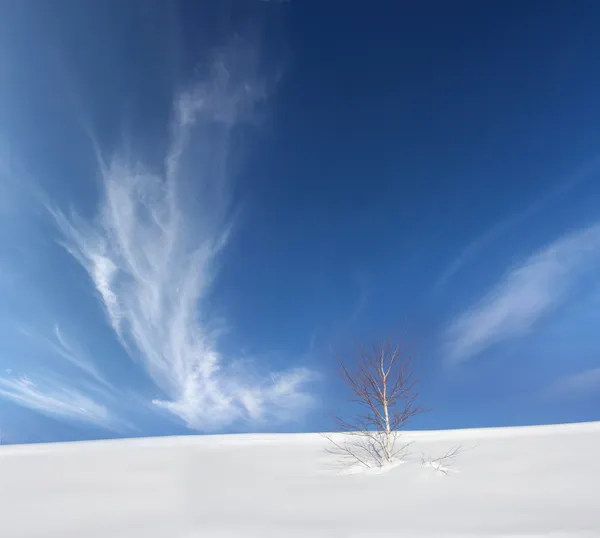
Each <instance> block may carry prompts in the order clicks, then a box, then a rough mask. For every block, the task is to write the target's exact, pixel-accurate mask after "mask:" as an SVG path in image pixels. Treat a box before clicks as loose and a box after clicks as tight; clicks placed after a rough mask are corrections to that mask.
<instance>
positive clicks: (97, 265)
mask: <svg viewBox="0 0 600 538" xmlns="http://www.w3.org/2000/svg"><path fill="white" fill-rule="evenodd" d="M239 45H240V46H241V49H239V50H238V49H235V48H231V49H228V50H226V51H224V52H223V53H222V54H220V55H218V56H217V61H216V62H215V65H214V67H213V69H212V71H211V73H210V76H209V77H208V78H207V80H206V81H204V83H202V84H199V85H197V86H196V87H195V88H194V89H193V90H192V91H189V92H185V93H183V94H181V95H180V96H179V98H178V99H176V101H175V104H174V117H173V121H172V125H171V144H170V147H169V150H168V152H167V154H166V155H165V160H164V170H163V171H161V172H157V171H151V170H150V169H149V168H148V167H144V166H143V165H142V164H140V160H143V159H132V158H131V157H130V158H125V157H123V156H121V155H117V156H115V157H114V158H112V159H109V160H108V161H107V163H104V161H101V162H100V163H99V168H100V173H101V175H102V180H103V190H104V192H103V200H102V204H101V207H100V211H99V216H98V218H97V219H96V220H95V221H94V222H92V223H86V222H84V221H83V220H82V219H80V218H78V217H76V216H74V217H72V218H67V217H65V216H64V215H63V214H62V213H60V212H58V211H53V214H54V216H55V217H56V219H57V222H58V224H59V226H60V228H61V230H62V232H63V234H64V237H65V246H66V248H67V250H68V251H69V252H70V253H71V254H72V255H73V256H74V257H75V259H76V260H78V261H79V262H80V263H81V265H82V266H83V267H84V268H85V269H86V270H87V272H88V274H89V276H90V278H91V280H92V281H93V283H94V285H95V287H96V290H97V292H98V296H99V298H100V299H101V301H102V303H103V305H104V308H105V311H106V314H107V318H108V321H109V323H110V325H111V327H112V328H113V329H114V331H115V333H116V334H117V336H118V337H119V339H120V341H121V343H122V344H123V346H124V348H125V349H126V350H127V352H128V353H129V355H130V356H131V358H132V359H134V360H138V361H140V362H141V364H142V365H143V366H144V368H145V369H146V371H147V372H148V374H149V375H150V377H151V378H152V379H153V380H154V382H155V383H156V385H157V386H158V387H160V389H161V390H162V391H163V393H164V397H163V398H162V399H157V400H156V401H155V403H156V405H157V406H159V407H162V408H165V409H168V410H169V411H170V412H172V413H174V414H175V415H177V416H179V417H180V418H181V419H182V420H183V421H185V423H186V424H187V425H188V426H189V427H190V428H194V429H216V428H220V427H223V426H226V425H227V424H230V423H232V422H234V421H236V420H252V419H254V420H260V419H262V418H264V417H266V416H275V417H282V416H284V415H286V414H289V412H290V410H291V409H294V410H296V411H298V410H300V409H302V408H305V407H306V406H307V405H308V404H309V403H310V401H311V398H310V396H309V395H308V394H307V393H305V392H303V388H304V385H305V384H306V382H307V381H309V380H310V379H311V373H310V372H308V371H307V370H303V369H294V370H292V371H290V372H282V373H276V374H271V375H266V376H265V377H264V378H263V379H258V380H256V379H255V380H253V381H251V380H250V376H247V375H240V374H239V372H237V373H236V367H235V365H236V361H235V360H233V361H232V360H231V359H227V358H225V357H223V356H222V355H221V354H220V353H219V351H218V349H217V330H216V329H217V327H216V325H215V320H214V319H213V318H212V316H211V313H210V311H209V307H208V302H207V299H208V294H209V293H210V291H211V289H212V284H213V282H214V278H215V275H216V270H217V266H216V262H217V260H218V257H219V254H220V252H221V251H222V249H223V248H224V247H225V246H226V244H227V241H228V239H229V235H230V231H231V222H230V220H229V219H228V218H227V215H228V213H229V194H230V188H231V186H230V184H229V181H230V169H231V164H232V155H231V152H230V138H231V136H232V134H233V130H234V128H235V127H236V125H237V124H239V123H240V122H241V121H244V120H246V119H249V118H250V113H251V111H252V108H253V106H254V105H256V103H257V102H258V101H261V100H262V99H264V98H265V96H266V93H267V92H266V85H265V83H264V81H262V80H260V79H257V78H256V76H255V68H256V66H257V63H256V58H255V57H254V55H253V52H252V50H251V49H250V48H248V47H244V46H243V45H244V44H243V43H239ZM190 187H194V188H195V191H196V192H197V193H199V196H198V201H197V202H198V203H197V204H196V205H192V203H191V201H190V200H191V198H192V197H191V196H190V195H189V192H190V190H189V189H190Z"/></svg>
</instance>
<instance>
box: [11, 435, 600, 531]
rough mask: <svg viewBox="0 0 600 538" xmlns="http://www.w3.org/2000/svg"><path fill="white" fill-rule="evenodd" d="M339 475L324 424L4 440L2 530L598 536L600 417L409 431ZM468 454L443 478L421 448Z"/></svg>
mask: <svg viewBox="0 0 600 538" xmlns="http://www.w3.org/2000/svg"><path fill="white" fill-rule="evenodd" d="M406 438H407V439H410V440H412V441H414V444H413V445H412V457H411V458H409V459H407V460H406V461H405V462H404V464H403V465H398V466H395V467H394V468H391V469H390V470H389V471H388V472H385V473H380V474H373V473H370V474H365V473H361V474H341V473H340V469H339V468H336V462H335V460H334V459H332V457H331V456H330V455H328V454H327V453H326V452H325V446H326V441H325V440H324V439H323V438H322V437H321V436H319V435H318V434H291V435H231V436H228V435H221V436H195V437H183V438H158V439H135V440H123V441H103V442H85V443H65V444H48V445H29V446H7V447H0V529H1V535H2V536H6V537H7V538H8V537H10V538H21V537H23V538H25V537H26V538H41V537H44V538H100V537H102V538H106V537H110V538H158V537H160V538H162V537H165V538H167V537H168V538H196V537H198V538H200V537H202V538H204V537H216V538H224V537H257V538H258V537H260V538H265V537H283V538H285V537H305V536H312V537H327V538H332V537H369V536H377V537H379V538H382V537H416V538H419V537H423V538H430V537H438V536H439V537H442V536H444V537H445V536H448V537H453V538H458V537H461V538H462V537H465V538H466V537H473V538H475V537H494V538H499V537H513V538H517V537H531V538H533V537H546V536H547V537H551V538H566V537H578V538H580V537H593V536H596V537H597V536H600V510H599V507H600V504H599V503H600V495H599V493H598V492H599V491H600V486H599V481H600V480H599V479H600V460H599V458H598V454H599V453H600V423H588V424H574V425H560V426H538V427H527V428H498V429H481V430H454V431H436V432H410V433H407V434H406ZM456 444H460V445H461V446H462V452H461V454H460V455H459V457H458V458H456V460H455V461H454V462H453V470H454V471H455V472H452V473H448V474H447V475H444V474H441V473H439V472H436V470H435V469H434V468H432V467H427V466H423V465H422V464H421V462H420V459H421V454H425V455H427V454H433V455H436V454H438V455H439V454H442V453H444V452H446V451H447V450H448V449H449V448H451V447H452V446H455V445H456Z"/></svg>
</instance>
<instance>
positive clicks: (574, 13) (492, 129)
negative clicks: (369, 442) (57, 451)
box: [0, 0, 600, 443]
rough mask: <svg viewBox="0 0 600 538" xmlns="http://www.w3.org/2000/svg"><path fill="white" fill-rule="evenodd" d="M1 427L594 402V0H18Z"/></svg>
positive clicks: (3, 211)
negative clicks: (373, 0) (351, 368)
mask: <svg viewBox="0 0 600 538" xmlns="http://www.w3.org/2000/svg"><path fill="white" fill-rule="evenodd" d="M2 9H3V16H2V19H1V21H0V149H1V152H0V224H1V226H0V427H1V428H2V440H3V442H6V443H17V442H40V441H56V440H73V439H91V438H105V437H114V436H140V435H165V434H184V433H192V432H221V431H227V432H239V431H311V430H321V429H325V428H327V427H329V426H331V421H330V419H329V414H328V413H329V411H338V410H340V409H341V410H342V412H343V409H344V403H343V401H344V399H343V398H344V393H343V391H342V390H341V388H340V387H339V385H338V384H337V381H336V378H335V370H336V354H342V355H345V354H348V353H350V352H351V351H352V348H353V345H354V343H355V342H357V341H358V342H363V343H369V342H371V341H373V340H377V339H380V338H382V337H391V338H398V339H400V340H401V341H403V342H404V341H407V342H409V343H410V346H411V349H412V350H413V355H414V361H415V368H416V371H417V375H418V377H419V378H420V380H421V385H420V388H421V397H422V403H423V404H424V405H426V406H427V407H431V408H433V410H434V412H432V413H428V414H426V415H423V416H422V417H420V418H419V419H418V420H416V421H415V423H414V426H415V427H418V428H450V427H479V426H495V425H513V424H535V423H553V422H565V421H582V420H598V419H600V414H599V411H598V409H600V406H599V404H600V354H599V352H600V340H599V339H598V337H597V327H598V322H599V320H600V317H599V315H598V313H599V312H600V272H599V269H600V210H599V208H600V145H599V141H600V105H599V103H600V101H599V96H600V76H599V75H598V73H597V68H596V64H597V56H598V53H599V52H600V37H599V36H598V32H597V27H598V24H600V7H598V6H597V5H596V3H595V2H578V3H576V5H568V4H567V3H565V2H527V3H526V4H523V3H518V2H489V3H486V5H485V7H482V5H481V3H480V2H468V1H464V2H459V3H458V4H454V5H453V6H452V7H450V6H449V5H448V4H447V3H445V2H427V3H417V2H405V3H402V2H387V1H383V2H378V3H377V4H376V5H375V4H367V3H365V2H352V1H350V2H348V1H346V2H328V1H318V2H317V1H311V0H305V1H300V0H292V1H291V2H263V1H258V0H256V1H253V0H244V1H242V0H240V1H239V2H234V1H231V2H223V3H221V2H219V3H216V2H212V3H204V4H202V3H192V2H181V3H175V2H160V1H156V2H146V1H141V0H140V1H137V2H136V1H132V2H122V3H118V2H75V1H67V0H61V1H60V2H53V3H48V2H33V1H26V2H6V3H5V4H4V5H3V8H2Z"/></svg>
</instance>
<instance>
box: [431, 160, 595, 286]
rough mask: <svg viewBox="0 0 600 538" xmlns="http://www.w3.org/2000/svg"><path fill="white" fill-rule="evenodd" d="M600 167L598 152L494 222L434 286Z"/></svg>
mask: <svg viewBox="0 0 600 538" xmlns="http://www.w3.org/2000/svg"><path fill="white" fill-rule="evenodd" d="M599 170H600V157H598V156H596V157H595V158H593V159H591V160H590V161H588V162H586V163H584V165H583V166H581V167H580V168H579V169H577V170H576V171H575V173H573V174H572V175H571V176H570V177H568V178H566V179H565V180H564V181H562V182H560V183H558V184H557V185H556V186H554V187H553V188H552V189H550V190H549V191H547V192H546V193H545V194H544V195H543V196H541V197H540V198H538V199H537V200H535V201H534V202H533V203H532V204H530V205H529V206H528V207H526V208H525V209H524V210H522V211H520V212H518V213H514V214H512V215H510V216H508V217H507V218H505V219H503V220H501V221H500V222H498V223H496V224H495V225H494V226H492V227H491V228H490V229H489V230H487V231H486V232H484V233H483V234H482V235H480V236H479V237H477V238H476V239H475V240H473V241H472V242H471V243H469V244H468V245H467V246H466V247H465V248H463V249H462V251H460V252H459V254H458V256H457V257H456V258H455V259H454V260H453V261H452V263H450V265H448V266H447V267H446V269H445V270H444V272H443V273H442V274H441V276H440V277H439V279H438V280H437V282H436V283H435V286H434V287H435V288H440V287H441V286H443V285H444V284H446V283H447V282H448V281H449V280H451V279H452V278H453V277H454V275H456V274H457V273H458V272H459V271H460V270H461V269H462V268H463V267H464V266H465V265H466V264H467V263H468V262H469V261H470V260H472V259H473V258H474V257H475V256H476V255H477V254H478V253H480V252H481V250H483V249H484V248H485V247H486V246H488V245H489V244H490V243H492V242H494V241H496V240H497V239H498V238H500V237H502V236H503V235H505V234H506V233H507V232H508V231H510V230H512V229H513V228H515V227H517V226H519V225H520V224H522V223H523V222H525V221H526V220H527V219H529V218H531V217H532V216H533V215H535V214H536V213H539V212H540V211H541V210H542V209H544V208H546V207H547V206H548V205H549V204H551V203H552V202H554V201H555V200H556V199H557V198H559V197H561V196H564V195H565V194H566V193H568V192H569V191H570V190H572V189H573V188H575V187H576V186H578V185H580V184H582V183H584V182H586V181H589V180H590V179H591V178H593V177H595V176H597V175H598V171H599Z"/></svg>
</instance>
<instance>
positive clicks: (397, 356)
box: [325, 341, 424, 467]
mask: <svg viewBox="0 0 600 538" xmlns="http://www.w3.org/2000/svg"><path fill="white" fill-rule="evenodd" d="M340 366H341V373H342V379H343V381H344V382H345V384H346V385H347V386H348V387H349V388H350V390H351V392H352V394H353V398H352V401H353V402H355V403H356V404H358V406H359V407H360V408H361V409H362V412H358V413H357V414H356V415H355V416H353V417H352V418H349V419H345V418H342V417H335V420H336V424H337V426H338V429H339V430H340V432H341V434H340V435H335V434H331V435H325V437H326V438H327V439H328V441H329V443H330V445H329V446H330V447H329V452H331V453H334V454H336V455H337V456H340V457H341V458H342V460H343V461H344V462H345V463H349V464H350V463H358V464H360V465H362V466H364V467H373V466H377V467H381V466H384V465H387V464H390V463H392V462H393V461H394V460H395V459H396V458H398V457H399V456H401V455H402V454H403V453H404V452H405V451H406V449H407V447H408V444H399V443H398V439H399V435H400V430H401V429H402V428H403V427H405V426H406V425H407V424H408V422H409V421H410V420H411V419H412V418H413V417H414V416H415V415H417V414H419V413H422V412H423V411H424V409H422V408H421V407H419V406H418V405H417V398H418V393H417V392H416V390H415V389H416V384H417V381H416V380H415V379H414V378H413V371H412V367H411V359H410V357H409V356H407V355H405V354H404V352H403V350H402V349H401V348H400V346H399V345H392V344H391V343H390V342H389V341H384V342H383V343H382V344H381V345H374V346H373V347H372V348H371V349H369V350H368V349H365V348H363V347H359V348H358V352H357V353H356V355H355V357H354V361H353V363H352V364H351V365H350V364H348V363H345V362H344V361H343V360H340Z"/></svg>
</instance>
